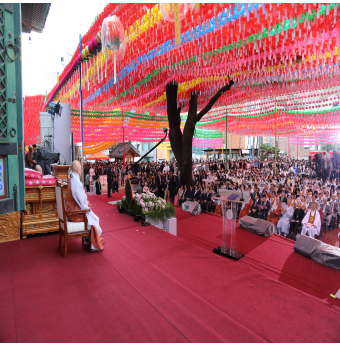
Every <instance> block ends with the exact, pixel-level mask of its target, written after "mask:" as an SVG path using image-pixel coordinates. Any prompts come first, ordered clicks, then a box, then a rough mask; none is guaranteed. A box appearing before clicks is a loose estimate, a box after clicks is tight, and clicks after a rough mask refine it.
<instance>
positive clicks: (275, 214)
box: [267, 198, 282, 226]
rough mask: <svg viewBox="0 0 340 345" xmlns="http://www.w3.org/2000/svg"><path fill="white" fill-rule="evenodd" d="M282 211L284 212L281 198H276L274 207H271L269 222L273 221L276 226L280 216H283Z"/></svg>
mask: <svg viewBox="0 0 340 345" xmlns="http://www.w3.org/2000/svg"><path fill="white" fill-rule="evenodd" d="M281 212H282V206H281V204H280V199H279V198H276V199H275V200H274V203H273V205H272V207H271V208H270V212H269V215H268V218H267V222H271V223H273V224H274V225H275V226H277V223H278V222H279V217H280V216H281Z"/></svg>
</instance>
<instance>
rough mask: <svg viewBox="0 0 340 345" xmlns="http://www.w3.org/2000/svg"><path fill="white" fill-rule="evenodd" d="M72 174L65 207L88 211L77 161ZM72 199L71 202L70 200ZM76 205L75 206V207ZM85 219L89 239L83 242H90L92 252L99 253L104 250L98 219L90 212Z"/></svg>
mask: <svg viewBox="0 0 340 345" xmlns="http://www.w3.org/2000/svg"><path fill="white" fill-rule="evenodd" d="M71 169H72V172H71V176H70V185H69V188H68V190H71V192H72V195H71V196H69V195H68V196H67V198H66V206H67V207H71V208H73V209H74V208H75V207H77V206H78V207H79V208H80V209H81V210H86V209H89V208H90V207H89V202H88V200H87V195H86V193H85V190H84V188H83V184H82V183H81V181H80V176H81V165H80V162H79V161H74V162H73V163H72V166H71ZM72 199H73V200H72ZM75 203H76V205H75ZM86 218H87V221H88V225H90V226H91V238H90V239H89V238H86V239H85V241H87V243H88V244H89V241H91V249H92V251H101V250H103V249H104V246H103V242H104V239H103V238H101V237H100V235H101V234H102V229H101V227H100V226H99V218H98V217H97V216H96V215H95V214H94V213H93V212H92V211H90V212H87V213H86ZM70 221H83V220H71V219H70Z"/></svg>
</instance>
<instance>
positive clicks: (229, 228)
mask: <svg viewBox="0 0 340 345" xmlns="http://www.w3.org/2000/svg"><path fill="white" fill-rule="evenodd" d="M220 192H221V194H222V193H223V194H222V195H221V196H220V197H213V198H212V199H214V200H220V202H221V206H222V215H223V228H222V244H221V246H220V247H217V248H215V249H214V250H213V253H215V254H218V255H221V256H224V257H227V258H231V259H233V260H236V261H237V260H239V259H241V258H242V257H243V256H244V253H240V252H239V251H237V244H236V221H237V208H238V206H239V204H244V203H248V202H249V193H242V192H237V191H233V190H223V192H222V191H221V190H220Z"/></svg>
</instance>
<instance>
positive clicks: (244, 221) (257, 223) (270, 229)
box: [238, 216, 277, 237]
mask: <svg viewBox="0 0 340 345" xmlns="http://www.w3.org/2000/svg"><path fill="white" fill-rule="evenodd" d="M238 224H239V226H240V227H241V228H243V229H246V230H248V231H251V232H253V233H255V234H257V235H260V236H264V237H269V236H271V235H272V234H274V233H276V232H277V231H276V226H275V225H274V224H273V223H271V222H267V221H266V220H263V219H259V218H253V217H249V216H244V217H242V218H241V219H240V220H239V221H238Z"/></svg>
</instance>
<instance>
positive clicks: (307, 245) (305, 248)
mask: <svg viewBox="0 0 340 345" xmlns="http://www.w3.org/2000/svg"><path fill="white" fill-rule="evenodd" d="M294 250H295V251H296V252H297V253H298V254H301V255H303V256H305V257H306V258H308V259H313V260H314V261H316V262H317V263H319V264H321V265H324V266H329V267H332V268H335V269H337V270H339V269H340V249H339V248H337V247H334V246H331V245H329V244H326V243H323V242H321V241H319V240H315V239H314V238H311V237H308V236H305V235H300V236H299V238H298V239H297V241H296V242H295V244H294Z"/></svg>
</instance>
